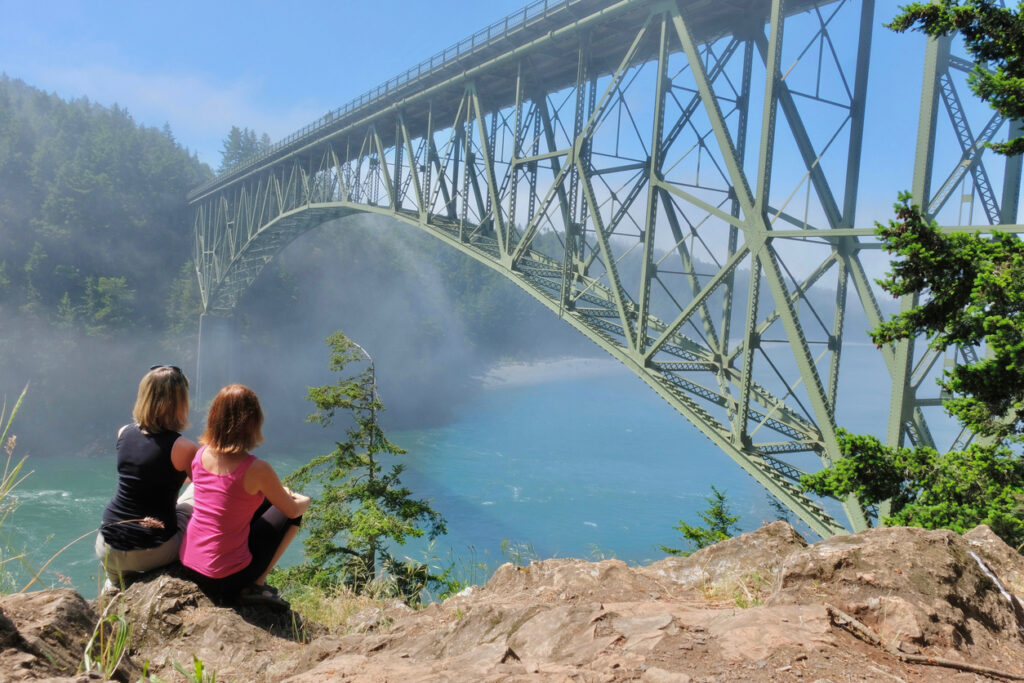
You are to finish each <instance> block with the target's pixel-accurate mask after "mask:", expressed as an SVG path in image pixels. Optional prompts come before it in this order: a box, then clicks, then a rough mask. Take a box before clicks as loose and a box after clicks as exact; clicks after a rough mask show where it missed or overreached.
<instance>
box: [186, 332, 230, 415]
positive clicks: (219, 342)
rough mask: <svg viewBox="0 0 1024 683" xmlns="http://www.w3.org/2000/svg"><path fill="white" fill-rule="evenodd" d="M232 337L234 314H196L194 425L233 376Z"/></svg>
mask: <svg viewBox="0 0 1024 683" xmlns="http://www.w3.org/2000/svg"><path fill="white" fill-rule="evenodd" d="M234 339H235V321H234V318H232V317H226V316H217V315H212V314H210V313H203V314H201V315H200V316H199V349H198V351H197V353H196V383H195V384H196V385H195V393H194V394H193V401H194V403H193V405H192V415H193V420H192V421H193V423H195V424H197V425H198V424H205V422H206V412H207V410H208V409H209V407H210V402H211V401H212V400H213V397H214V396H216V395H217V392H218V391H220V389H221V387H223V386H224V385H226V384H230V383H231V381H232V378H233V377H235V354H234V343H233V342H234Z"/></svg>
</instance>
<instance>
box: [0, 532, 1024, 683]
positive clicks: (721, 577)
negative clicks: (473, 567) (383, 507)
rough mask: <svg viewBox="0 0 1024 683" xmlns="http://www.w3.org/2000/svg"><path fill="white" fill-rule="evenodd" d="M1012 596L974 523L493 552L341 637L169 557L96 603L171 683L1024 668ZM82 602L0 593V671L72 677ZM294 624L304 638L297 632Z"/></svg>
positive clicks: (933, 675) (1015, 580)
mask: <svg viewBox="0 0 1024 683" xmlns="http://www.w3.org/2000/svg"><path fill="white" fill-rule="evenodd" d="M1021 594H1024V557H1022V556H1021V555H1019V554H1018V553H1016V552H1015V551H1014V550H1013V549H1012V548H1009V547H1007V546H1006V545H1005V544H1004V543H1003V542H1002V541H1001V540H1000V539H999V538H998V537H996V536H995V535H994V534H992V532H991V531H990V530H988V529H987V528H985V527H978V528H977V529H974V530H973V531H971V532H970V533H968V534H964V535H963V536H961V535H958V534H956V533H953V532H950V531H925V530H922V529H912V528H902V527H896V528H889V529H875V530H870V531H866V532H863V533H859V534H854V535H852V536H845V537H836V538H832V539H828V540H825V541H821V542H819V543H816V544H813V545H808V544H807V543H806V542H805V541H804V540H803V539H802V538H801V537H800V536H799V535H798V534H796V532H794V531H793V529H792V528H791V527H790V526H789V525H788V524H786V523H784V522H774V523H771V524H767V525H765V526H764V527H762V528H761V529H759V530H757V531H754V532H751V533H749V534H744V535H743V536H739V537H737V538H733V539H729V540H727V541H723V542H722V543H719V544H717V545H715V546H712V547H710V548H705V549H703V550H701V551H699V552H697V553H694V554H693V555H691V556H690V557H685V558H678V557H672V558H667V559H664V560H661V561H659V562H656V563H654V564H651V565H649V566H646V567H630V566H627V565H626V564H625V563H623V562H620V561H618V560H604V561H601V562H587V561H583V560H573V559H553V560H545V561H541V562H533V563H531V564H530V565H529V566H528V567H517V566H513V565H511V564H506V565H503V566H502V567H500V568H499V569H498V570H497V571H496V572H495V573H494V575H493V576H492V578H491V579H490V581H488V582H487V584H486V585H484V586H478V587H472V588H470V589H467V590H465V591H463V592H462V593H460V594H459V595H457V596H454V597H452V598H449V599H448V600H447V601H445V602H444V603H441V604H433V605H430V606H428V607H426V608H424V609H420V610H411V609H409V608H408V607H405V606H404V605H401V604H391V605H386V606H383V607H381V606H378V607H375V608H373V609H368V610H365V611H364V612H362V613H358V614H355V615H353V616H352V617H351V618H350V619H349V620H348V622H347V625H348V629H347V631H346V632H344V633H333V634H330V633H326V631H325V630H324V629H322V628H318V627H317V626H316V625H315V624H309V623H303V621H302V617H301V615H298V614H294V613H287V612H286V613H275V612H270V611H264V610H260V609H256V608H245V609H244V610H236V609H230V608H226V607H218V606H215V605H214V604H213V603H211V602H210V601H209V599H207V598H206V597H205V596H204V595H203V594H202V593H201V592H199V591H198V590H197V589H196V587H195V586H194V585H192V584H191V583H189V582H188V581H185V580H183V579H181V578H177V577H175V576H174V572H173V571H171V572H167V573H164V574H158V575H156V576H154V577H153V578H151V579H149V580H146V581H141V582H139V583H136V584H134V585H132V586H130V587H128V588H127V589H126V590H125V591H124V592H122V593H120V594H119V595H118V596H117V597H116V598H115V599H114V600H113V602H111V603H109V604H106V605H104V609H106V610H107V612H108V613H113V612H116V613H119V614H124V615H125V617H126V618H127V619H128V620H129V621H130V623H131V624H132V626H133V631H132V641H131V650H130V653H129V657H128V661H126V663H125V664H124V665H123V666H122V668H121V669H119V671H118V673H117V674H116V675H115V677H116V678H118V679H119V680H132V681H135V680H138V672H139V671H140V670H141V669H140V667H142V666H143V664H144V663H146V662H148V670H149V672H150V673H152V674H155V675H157V676H159V677H160V678H162V679H164V680H168V681H170V680H179V679H180V674H177V673H176V672H175V671H174V669H173V662H174V661H177V662H180V663H183V664H184V663H191V661H192V656H193V655H195V656H197V657H199V659H201V660H202V661H203V662H204V665H205V667H206V668H207V669H208V670H213V671H216V672H217V680H218V681H274V682H277V681H291V682H293V683H297V682H300V681H310V682H312V681H328V680H330V681H365V682H367V683H369V682H378V681H402V682H406V681H645V682H648V683H660V682H681V681H721V680H745V681H747V680H754V681H761V680H764V681H773V680H798V679H799V680H808V681H864V680H867V681H876V680H904V681H931V680H939V679H942V680H946V681H976V680H979V679H980V680H984V679H985V677H986V676H985V675H984V674H979V673H978V671H979V669H978V667H987V668H988V669H991V670H997V671H1002V672H1004V673H1010V674H1013V675H1017V676H1024V630H1022V629H1024V610H1021V609H1020V604H1019V602H1018V601H1017V600H1016V597H1015V596H1016V595H1021ZM95 610H96V606H94V605H90V604H89V603H87V602H86V601H84V600H82V599H81V597H80V596H78V595H77V594H75V593H74V592H73V591H69V590H66V589H64V590H57V591H40V592H38V593H32V594H28V595H22V596H18V595H10V596H5V597H3V598H0V647H2V650H0V680H85V679H83V678H81V677H80V676H79V677H76V674H77V671H76V669H75V663H76V662H78V661H80V660H81V651H82V650H81V648H82V647H83V646H84V643H85V642H86V640H87V639H88V637H89V635H90V634H91V630H92V628H93V626H94V624H95V622H96V620H97V619H98V616H99V615H98V614H96V611H95ZM830 610H832V611H831V612H830ZM836 610H838V611H840V612H841V613H844V614H846V615H849V616H850V617H851V618H853V619H856V620H857V621H858V622H860V624H862V625H863V626H864V627H865V628H867V629H870V631H871V633H872V634H874V635H875V636H876V637H877V638H878V639H879V643H880V644H878V643H876V644H871V643H869V642H865V640H864V639H862V638H859V637H858V636H857V635H855V629H852V628H851V627H850V626H849V625H845V624H840V623H838V621H837V619H836V618H834V616H833V615H834V614H835V613H836V612H835V611H836ZM296 624H299V625H302V626H303V628H304V631H305V632H306V633H311V634H313V637H312V639H311V640H310V641H309V642H296V640H295V639H294V637H293V634H295V633H296V632H297V631H296ZM62 648H63V649H62ZM914 658H917V661H913V660H914ZM925 658H933V659H934V658H942V659H943V660H945V661H946V663H947V664H952V665H953V666H941V667H939V666H932V665H928V664H925V663H921V660H923V659H925ZM957 664H959V665H961V666H956V665H957ZM972 666H973V667H975V668H974V670H973V671H972V670H970V668H971V667H972ZM8 672H14V673H8ZM4 676H7V678H3V677H4ZM994 680H997V679H994Z"/></svg>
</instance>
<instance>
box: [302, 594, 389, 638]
mask: <svg viewBox="0 0 1024 683" xmlns="http://www.w3.org/2000/svg"><path fill="white" fill-rule="evenodd" d="M284 596H285V597H286V598H287V599H288V601H289V602H291V604H292V609H293V610H294V611H296V612H298V613H299V614H301V615H302V616H303V618H305V619H307V620H309V621H311V622H315V623H316V624H319V625H321V626H323V627H325V628H326V629H327V630H328V631H329V632H330V633H333V634H337V635H342V634H345V633H348V632H350V631H352V630H353V626H352V625H351V624H349V620H350V619H351V618H352V617H353V616H355V615H356V614H359V613H360V612H364V611H366V610H370V609H377V610H384V609H386V608H387V607H389V606H391V605H392V604H393V602H394V599H393V598H374V597H371V596H368V595H357V594H355V593H353V592H352V591H350V590H348V589H347V588H343V587H339V588H336V589H333V590H324V589H322V588H315V587H310V586H300V587H288V588H287V589H285V591H284Z"/></svg>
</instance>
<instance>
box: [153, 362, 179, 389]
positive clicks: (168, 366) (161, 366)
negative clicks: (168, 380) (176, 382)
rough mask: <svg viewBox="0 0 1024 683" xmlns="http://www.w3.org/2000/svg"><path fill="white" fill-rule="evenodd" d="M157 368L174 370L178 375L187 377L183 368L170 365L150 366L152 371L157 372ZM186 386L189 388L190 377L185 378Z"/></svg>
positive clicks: (158, 364)
mask: <svg viewBox="0 0 1024 683" xmlns="http://www.w3.org/2000/svg"><path fill="white" fill-rule="evenodd" d="M157 368H170V369H171V370H174V371H175V372H176V373H178V374H179V375H181V376H182V377H185V373H184V372H182V371H181V368H179V367H178V366H177V365H168V364H166V363H157V364H156V365H150V366H149V369H150V370H156V369H157ZM185 386H186V387H187V386H188V377H185Z"/></svg>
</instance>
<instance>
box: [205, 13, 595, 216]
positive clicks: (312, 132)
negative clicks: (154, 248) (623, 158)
mask: <svg viewBox="0 0 1024 683" xmlns="http://www.w3.org/2000/svg"><path fill="white" fill-rule="evenodd" d="M583 2H585V0H535V1H534V2H531V3H530V4H528V5H527V6H525V7H523V9H521V10H518V11H516V12H513V13H512V14H509V15H508V16H506V17H505V18H504V19H501V20H499V21H496V22H494V23H493V24H491V25H490V26H487V27H486V28H483V29H480V30H479V31H477V32H476V33H474V34H473V35H471V36H469V37H468V38H464V39H462V40H460V41H459V42H457V43H455V44H454V45H450V46H449V47H446V48H445V49H443V50H441V51H440V52H438V53H437V54H434V55H432V56H431V57H430V58H429V59H425V60H423V61H422V62H420V63H419V64H417V65H416V66H414V67H412V68H410V69H407V70H406V71H405V72H403V73H400V74H398V75H397V76H395V77H394V78H390V79H388V80H387V81H385V82H383V83H381V84H380V85H378V86H377V87H376V88H372V89H370V90H367V91H366V92H364V93H363V94H362V95H360V96H359V97H356V98H355V99H353V100H351V101H349V102H348V103H346V104H344V105H342V106H340V107H338V108H337V109H334V110H332V111H329V112H327V113H326V114H324V115H323V116H322V117H320V118H319V119H317V120H316V121H313V122H312V123H310V124H309V125H307V126H304V127H302V128H300V129H299V130H297V131H295V132H294V133H292V134H291V135H288V136H287V137H285V138H283V139H281V140H278V141H277V142H275V143H274V144H272V145H271V146H270V147H269V148H267V149H266V150H263V151H262V152H260V153H258V154H254V155H252V156H249V157H246V158H245V159H243V160H242V161H241V162H239V163H238V164H237V165H236V166H234V167H232V168H231V169H229V170H228V171H226V172H225V173H223V174H221V175H218V176H217V177H216V178H214V179H213V180H211V181H209V182H207V183H204V184H203V185H201V186H199V187H197V188H196V189H195V190H193V191H192V192H190V193H189V198H190V199H191V198H192V197H195V196H197V195H199V194H202V193H203V192H205V191H207V190H209V189H210V188H211V187H214V186H216V185H218V184H220V183H221V182H223V181H224V180H226V179H228V178H231V177H233V176H235V175H240V174H242V173H244V172H245V171H246V170H248V169H249V168H251V167H252V166H255V165H257V164H259V163H260V162H262V161H264V160H266V159H268V158H269V157H272V156H274V155H275V154H277V153H278V152H280V151H282V150H284V149H285V148H288V147H290V146H291V145H293V144H294V143H296V142H298V141H300V140H304V139H306V138H308V137H314V138H315V137H316V136H317V135H319V134H320V133H321V132H322V131H323V130H324V129H325V128H327V127H328V126H331V125H333V124H336V123H337V122H338V121H339V120H340V119H343V118H345V117H347V116H349V115H351V114H353V113H354V112H356V111H358V110H360V109H362V108H364V107H366V106H368V105H370V104H372V103H373V102H375V101H377V100H379V99H380V98H382V97H385V96H386V95H389V94H392V93H394V92H395V91H397V90H398V89H400V88H402V87H404V86H407V85H409V84H411V83H414V82H416V81H418V80H419V79H421V78H424V77H426V76H430V75H431V74H433V73H436V72H437V71H440V70H442V69H443V68H445V67H447V66H449V65H451V64H452V63H454V62H457V61H459V60H461V59H464V58H465V57H467V56H469V55H471V54H473V53H475V52H477V51H479V50H481V49H482V48H484V47H487V46H489V45H492V44H493V43H495V42H496V41H498V40H501V39H505V38H508V36H509V34H510V33H512V32H514V31H518V30H521V29H522V28H524V27H526V26H527V25H529V24H530V23H531V22H534V21H537V20H539V19H543V18H546V17H547V16H549V15H550V14H552V13H553V12H554V11H564V10H566V9H568V8H569V7H571V6H573V5H579V4H581V3H583Z"/></svg>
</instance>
